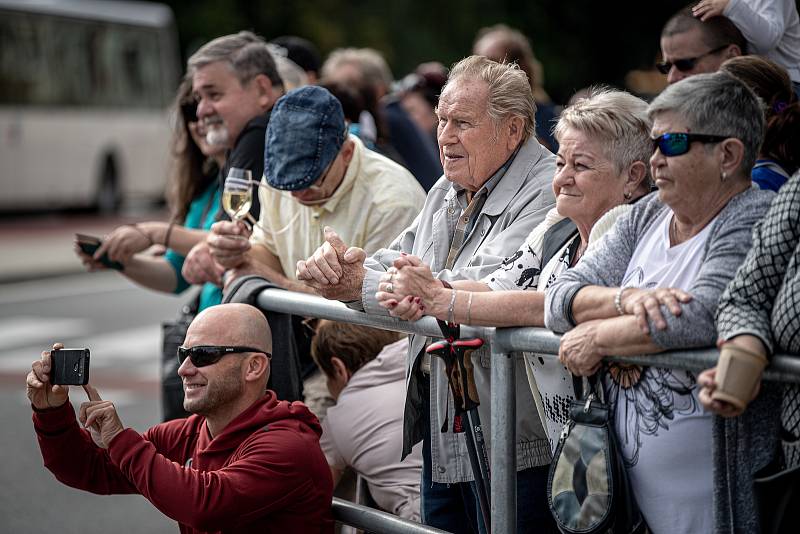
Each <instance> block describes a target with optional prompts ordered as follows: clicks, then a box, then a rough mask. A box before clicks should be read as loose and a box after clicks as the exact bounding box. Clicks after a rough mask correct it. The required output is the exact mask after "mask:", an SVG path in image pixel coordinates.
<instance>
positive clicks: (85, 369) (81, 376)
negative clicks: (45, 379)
mask: <svg viewBox="0 0 800 534" xmlns="http://www.w3.org/2000/svg"><path fill="white" fill-rule="evenodd" d="M50 383H51V384H59V385H64V386H83V385H85V384H88V383H89V349H58V350H51V351H50Z"/></svg>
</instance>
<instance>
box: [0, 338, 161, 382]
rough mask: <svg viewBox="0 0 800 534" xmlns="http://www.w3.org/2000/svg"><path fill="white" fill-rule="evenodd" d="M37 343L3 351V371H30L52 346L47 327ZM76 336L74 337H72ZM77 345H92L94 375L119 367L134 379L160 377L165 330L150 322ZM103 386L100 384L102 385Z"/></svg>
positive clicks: (0, 355) (0, 361)
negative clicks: (162, 334) (95, 370)
mask: <svg viewBox="0 0 800 534" xmlns="http://www.w3.org/2000/svg"><path fill="white" fill-rule="evenodd" d="M41 334H42V335H43V336H48V338H49V339H47V340H45V339H42V341H41V343H39V344H37V345H29V346H26V347H20V348H15V349H12V350H7V351H3V352H0V372H10V373H14V372H19V373H20V375H24V374H25V373H27V372H28V370H30V365H31V362H33V361H34V360H35V359H37V358H38V357H39V354H40V353H41V351H43V350H46V349H47V348H48V347H49V343H51V342H52V338H50V336H49V332H48V330H47V329H46V328H44V327H42V331H41ZM71 337H73V339H75V338H74V336H71ZM71 345H74V346H75V347H78V346H80V347H88V348H89V350H90V351H91V356H90V365H89V369H90V376H91V370H92V369H103V370H108V369H118V370H119V372H120V373H121V375H122V376H127V377H130V378H131V379H134V380H156V379H158V377H159V366H160V362H161V330H160V327H159V325H156V324H154V325H148V326H143V327H140V328H131V329H128V330H121V331H117V332H110V333H106V334H100V335H94V336H87V337H86V338H85V339H83V340H80V342H72V343H71ZM99 386H100V385H99V384H98V387H99Z"/></svg>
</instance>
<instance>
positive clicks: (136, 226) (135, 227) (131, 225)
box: [128, 224, 153, 247]
mask: <svg viewBox="0 0 800 534" xmlns="http://www.w3.org/2000/svg"><path fill="white" fill-rule="evenodd" d="M128 226H130V227H131V228H133V229H134V230H136V231H137V232H139V233H140V234H142V235H143V236H144V238H145V239H147V242H148V243H150V244H149V245H147V246H149V247H152V246H153V240H152V239H151V238H150V236H149V235H148V234H147V232H145V231H144V230H142V229H141V228H139V225H137V224H129V225H128Z"/></svg>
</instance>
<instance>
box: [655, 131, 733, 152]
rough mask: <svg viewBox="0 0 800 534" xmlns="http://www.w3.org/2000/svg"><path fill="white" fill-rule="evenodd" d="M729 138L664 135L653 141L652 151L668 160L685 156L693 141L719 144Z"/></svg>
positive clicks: (688, 134)
mask: <svg viewBox="0 0 800 534" xmlns="http://www.w3.org/2000/svg"><path fill="white" fill-rule="evenodd" d="M730 137H731V136H729V135H706V134H690V133H665V134H663V135H660V136H658V137H656V138H655V139H653V150H655V149H656V148H657V149H659V150H660V151H661V153H662V154H664V155H665V156H666V157H668V158H669V157H672V156H680V155H681V154H686V153H687V152H689V149H690V148H691V147H692V143H693V142H695V141H697V142H699V143H721V142H722V141H724V140H725V139H730Z"/></svg>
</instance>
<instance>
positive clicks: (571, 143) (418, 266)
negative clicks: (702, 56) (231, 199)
mask: <svg viewBox="0 0 800 534" xmlns="http://www.w3.org/2000/svg"><path fill="white" fill-rule="evenodd" d="M651 125H652V122H651V121H650V119H649V118H648V116H647V103H646V102H645V101H644V100H642V99H640V98H637V97H635V96H633V95H631V94H629V93H626V92H624V91H616V90H611V89H608V88H594V89H593V90H592V92H591V93H590V95H589V96H588V97H587V98H586V99H584V100H581V101H579V102H577V103H576V104H574V105H573V106H570V107H569V108H567V109H566V110H564V112H563V113H562V115H561V117H560V119H559V122H558V124H557V125H556V128H555V137H556V139H558V141H559V151H558V155H557V158H556V176H555V178H554V180H553V190H554V192H555V196H556V208H554V209H553V210H551V211H550V212H549V213H548V214H547V216H546V217H545V220H544V221H543V222H542V223H541V224H539V225H538V226H537V227H536V228H534V229H533V231H532V232H531V233H530V235H529V236H528V238H527V239H526V240H525V242H524V243H522V245H521V246H520V249H519V250H518V251H517V252H516V253H515V254H513V255H512V256H510V257H508V258H506V259H505V261H504V262H503V264H502V265H501V266H500V268H498V269H497V270H496V271H495V272H493V273H491V274H489V275H488V276H486V277H485V278H484V279H483V280H481V281H467V280H459V281H456V282H452V283H451V284H452V286H453V287H452V288H446V287H444V285H442V283H441V282H440V281H439V280H437V279H435V278H434V277H433V275H432V274H431V270H430V268H428V266H427V265H425V264H423V263H422V262H421V260H419V259H418V258H416V257H414V256H406V257H404V258H401V259H400V260H398V262H396V263H395V268H394V269H390V270H389V271H388V273H387V275H386V276H385V280H386V283H391V284H392V290H393V292H392V293H389V292H386V291H384V292H380V293H378V295H379V299H380V300H381V302H382V304H383V305H384V306H385V307H386V308H387V309H389V313H390V314H391V315H394V316H396V317H400V318H402V319H407V320H416V319H418V318H419V317H421V316H422V315H423V314H428V315H433V316H434V317H437V318H439V319H442V320H451V321H452V320H454V319H455V320H457V321H458V322H460V323H463V324H477V325H493V326H524V325H533V326H541V325H542V324H543V318H544V290H545V288H546V287H547V286H548V285H549V284H551V283H552V282H553V281H554V280H555V279H556V278H557V277H558V276H559V275H560V274H561V273H562V272H564V271H565V270H566V269H568V268H570V267H571V266H573V265H575V264H576V263H577V262H578V261H579V260H580V258H581V256H582V255H583V253H584V252H585V251H586V249H587V247H588V246H589V242H590V232H592V233H594V231H593V230H592V228H593V227H594V226H595V223H596V222H597V221H598V219H600V218H601V217H603V218H605V217H608V216H611V217H615V216H619V214H620V213H621V212H622V211H623V210H624V209H626V208H629V207H630V203H632V202H634V201H635V200H637V199H639V198H641V197H643V196H644V195H646V194H647V193H649V192H650V183H651V181H650V173H649V169H648V165H647V160H648V159H649V157H650V154H651V153H652V152H653V144H652V142H651V141H650V126H651ZM604 214H605V215H604ZM529 289H530V290H531V291H527V290H529ZM407 296H413V297H419V299H420V302H419V303H416V304H412V303H410V302H409V301H405V300H404V299H405V297H407ZM393 304H394V306H393ZM498 310H504V312H505V313H502V314H501V313H498ZM525 367H526V371H527V374H528V381H529V383H530V386H531V391H532V393H533V397H534V400H535V401H536V405H537V408H538V411H539V418H540V419H541V421H542V424H543V425H544V426H545V429H546V430H547V434H548V437H549V440H550V446H551V448H552V447H553V446H554V445H555V442H556V440H557V437H558V435H559V434H560V432H561V430H562V428H563V426H564V423H565V422H566V420H567V418H568V416H569V414H568V412H567V410H568V404H569V403H568V402H566V399H569V398H574V392H573V391H572V381H571V380H566V379H565V377H568V376H569V374H568V373H567V372H566V370H565V369H564V367H563V366H562V365H561V364H560V363H558V362H557V361H556V360H554V359H552V358H546V359H545V358H539V357H538V355H535V354H532V355H527V356H526V366H525Z"/></svg>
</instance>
